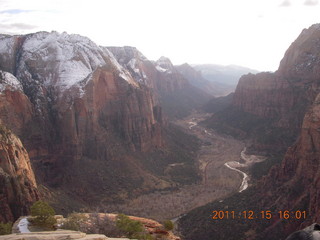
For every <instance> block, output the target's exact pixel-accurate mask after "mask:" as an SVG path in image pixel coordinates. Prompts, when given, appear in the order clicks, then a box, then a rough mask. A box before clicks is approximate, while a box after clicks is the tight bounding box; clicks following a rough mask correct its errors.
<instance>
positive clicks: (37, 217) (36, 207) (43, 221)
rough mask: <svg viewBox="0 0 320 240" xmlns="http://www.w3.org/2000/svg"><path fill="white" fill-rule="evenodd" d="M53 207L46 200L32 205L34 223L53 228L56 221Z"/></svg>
mask: <svg viewBox="0 0 320 240" xmlns="http://www.w3.org/2000/svg"><path fill="white" fill-rule="evenodd" d="M54 214H55V212H54V210H53V208H52V207H51V206H50V205H49V204H48V203H46V202H43V201H37V202H35V203H34V204H33V205H32V206H31V216H33V217H34V218H33V219H32V223H33V224H35V225H39V226H45V227H50V228H52V227H53V225H54V224H55V223H56V219H55V218H54Z"/></svg>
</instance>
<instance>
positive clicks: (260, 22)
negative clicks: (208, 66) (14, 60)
mask: <svg viewBox="0 0 320 240" xmlns="http://www.w3.org/2000/svg"><path fill="white" fill-rule="evenodd" d="M318 22H320V4H319V2H318V0H219V1H218V0H161V1H158V0H86V1H82V0H0V33H7V34H25V33H31V32H36V31H52V30H56V31H58V32H63V31H66V32H68V33H77V34H80V35H84V36H87V37H89V38H90V39H92V40H93V41H95V42H96V43H97V44H99V45H103V46H124V45H127V46H135V47H137V48H138V49H139V50H140V51H141V52H142V53H143V54H144V55H145V56H146V57H147V58H149V59H152V60H156V59H158V58H159V57H160V56H166V57H169V58H170V59H171V60H172V62H173V63H174V64H182V63H185V62H188V63H196V64H200V63H214V64H223V65H228V64H236V65H241V66H245V67H250V68H254V69H257V70H261V71H275V70H276V69H277V68H278V66H279V62H280V60H281V59H282V57H283V55H284V53H285V51H286V49H287V48H288V47H289V45H290V44H291V43H292V42H293V41H294V40H295V39H296V38H297V37H298V35H299V34H300V32H301V31H302V30H303V29H304V28H308V27H309V26H310V25H312V24H314V23H318Z"/></svg>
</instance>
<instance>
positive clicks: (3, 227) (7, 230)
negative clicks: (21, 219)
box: [0, 222, 12, 235]
mask: <svg viewBox="0 0 320 240" xmlns="http://www.w3.org/2000/svg"><path fill="white" fill-rule="evenodd" d="M11 231H12V223H11V222H9V223H3V222H0V235H7V234H11Z"/></svg>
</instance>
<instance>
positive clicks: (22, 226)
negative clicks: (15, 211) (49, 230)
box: [18, 217, 30, 233]
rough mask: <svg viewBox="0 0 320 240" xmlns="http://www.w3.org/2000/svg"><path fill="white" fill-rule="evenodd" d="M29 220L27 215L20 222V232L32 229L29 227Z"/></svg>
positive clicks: (27, 231)
mask: <svg viewBox="0 0 320 240" xmlns="http://www.w3.org/2000/svg"><path fill="white" fill-rule="evenodd" d="M28 225H29V221H28V219H27V217H24V218H22V219H21V220H20V221H19V223H18V229H19V232H20V233H29V232H30V230H29V229H28Z"/></svg>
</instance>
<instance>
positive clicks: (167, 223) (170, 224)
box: [163, 220, 174, 231]
mask: <svg viewBox="0 0 320 240" xmlns="http://www.w3.org/2000/svg"><path fill="white" fill-rule="evenodd" d="M163 226H164V228H165V229H166V230H167V231H170V230H172V229H173V227H174V224H173V222H172V221H170V220H165V221H164V222H163Z"/></svg>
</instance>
